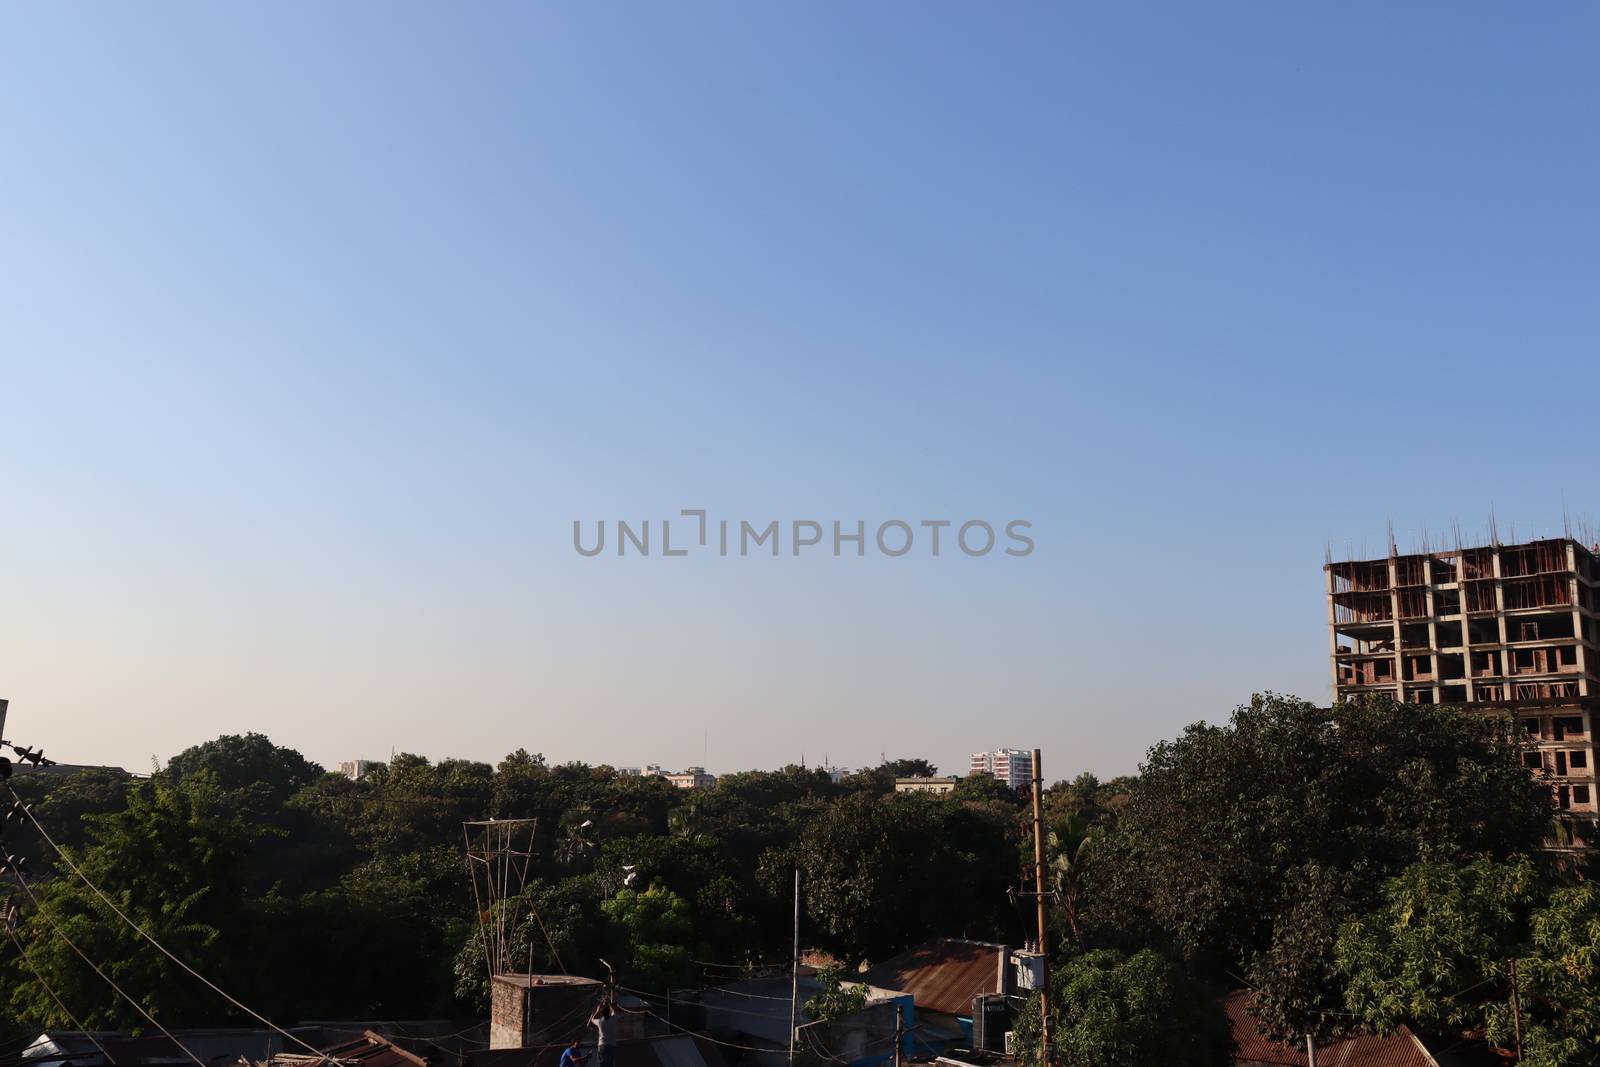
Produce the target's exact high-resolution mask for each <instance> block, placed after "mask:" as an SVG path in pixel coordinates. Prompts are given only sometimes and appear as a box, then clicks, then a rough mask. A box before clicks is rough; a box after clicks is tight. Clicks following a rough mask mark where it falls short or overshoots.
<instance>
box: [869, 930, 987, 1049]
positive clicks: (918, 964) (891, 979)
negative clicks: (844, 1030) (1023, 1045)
mask: <svg viewBox="0 0 1600 1067" xmlns="http://www.w3.org/2000/svg"><path fill="white" fill-rule="evenodd" d="M860 977H861V981H863V982H866V983H867V984H869V985H873V986H878V987H881V988H884V989H895V990H900V991H901V992H904V993H909V994H910V995H911V997H912V1000H913V1002H914V1004H915V1005H916V1013H917V1052H918V1054H919V1055H921V1054H923V1053H929V1054H938V1053H941V1052H944V1051H947V1050H948V1049H949V1048H951V1047H954V1046H957V1045H960V1046H963V1047H968V1048H970V1047H971V1046H972V1040H973V1026H972V1018H973V1016H972V1011H973V1001H974V1000H975V999H976V998H978V997H980V996H991V997H992V996H995V995H997V994H1007V993H1011V992H1014V990H1013V989H1012V988H1011V985H1012V964H1011V950H1010V949H1009V948H1007V947H1006V946H1005V945H1000V944H995V943H994V942H990V941H967V940H962V939H958V938H941V939H939V940H936V941H929V942H926V943H924V944H921V945H918V946H917V947H916V948H914V949H911V950H910V951H909V952H902V953H901V954H900V955H898V956H894V957H891V958H890V959H887V960H884V961H883V962H882V963H879V964H876V965H875V966H873V967H870V968H868V969H867V970H866V971H865V972H863V973H862V974H861V976H860Z"/></svg>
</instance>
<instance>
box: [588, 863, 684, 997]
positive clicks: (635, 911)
mask: <svg viewBox="0 0 1600 1067" xmlns="http://www.w3.org/2000/svg"><path fill="white" fill-rule="evenodd" d="M600 908H601V910H602V911H604V912H605V915H606V918H607V919H608V920H610V923H611V928H612V931H613V933H614V935H615V943H616V944H617V945H618V947H619V948H620V950H621V951H620V955H621V960H620V961H619V962H620V963H621V965H622V966H621V972H622V973H623V974H624V975H625V976H627V977H628V978H630V979H631V980H632V981H634V982H637V983H638V985H639V987H640V988H642V989H649V990H655V989H671V988H672V987H673V986H676V985H682V984H685V983H686V982H688V981H689V980H690V979H692V978H693V977H694V975H695V970H694V956H693V953H692V952H691V949H690V940H689V939H690V937H691V936H692V934H693V932H694V919H693V916H692V914H691V913H690V910H689V904H688V902H687V901H685V900H684V899H683V898H682V897H680V896H679V895H678V894H676V893H674V892H673V891H672V890H670V889H668V888H667V887H666V886H662V885H652V886H651V887H650V888H649V889H646V890H645V891H644V892H642V893H641V892H638V891H636V890H633V889H628V888H624V889H621V890H618V891H617V895H616V896H614V897H612V898H611V899H610V900H608V901H606V902H605V903H603V904H601V905H600Z"/></svg>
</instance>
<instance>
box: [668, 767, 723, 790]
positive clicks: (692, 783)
mask: <svg viewBox="0 0 1600 1067" xmlns="http://www.w3.org/2000/svg"><path fill="white" fill-rule="evenodd" d="M662 777H663V778H665V779H666V780H667V781H669V782H671V783H672V784H673V785H675V786H677V787H678V788H679V789H710V788H711V787H712V786H714V785H716V784H717V776H716V775H714V774H707V773H706V769H705V768H704V767H686V768H684V769H683V770H681V771H679V772H678V773H677V774H666V775H662Z"/></svg>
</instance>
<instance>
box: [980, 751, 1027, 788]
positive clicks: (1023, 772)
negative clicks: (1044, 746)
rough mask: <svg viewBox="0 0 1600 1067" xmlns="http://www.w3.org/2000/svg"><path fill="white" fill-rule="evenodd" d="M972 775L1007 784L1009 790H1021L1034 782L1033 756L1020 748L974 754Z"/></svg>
mask: <svg viewBox="0 0 1600 1067" xmlns="http://www.w3.org/2000/svg"><path fill="white" fill-rule="evenodd" d="M972 773H973V774H987V775H989V776H990V777H992V778H995V779H996V780H998V781H1000V782H1003V783H1005V785H1006V787H1007V788H1008V789H1021V788H1022V787H1023V786H1026V785H1027V784H1028V783H1029V782H1030V781H1032V780H1033V755H1032V754H1031V753H1029V752H1028V751H1026V750H1025V749H1020V748H997V749H995V750H994V751H993V752H974V753H973V754H972Z"/></svg>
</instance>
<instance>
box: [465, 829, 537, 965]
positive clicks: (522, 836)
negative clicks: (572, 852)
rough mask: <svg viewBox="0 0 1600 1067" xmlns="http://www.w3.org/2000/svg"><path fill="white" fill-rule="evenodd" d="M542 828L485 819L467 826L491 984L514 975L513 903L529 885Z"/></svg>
mask: <svg viewBox="0 0 1600 1067" xmlns="http://www.w3.org/2000/svg"><path fill="white" fill-rule="evenodd" d="M538 827H539V820H538V819H480V820H475V821H472V822H464V823H462V824H461V836H462V839H463V840H464V841H465V842H466V846H467V867H468V869H469V871H468V873H470V874H471V875H472V898H473V900H474V902H476V904H477V906H478V930H479V932H480V933H481V934H482V935H483V958H484V963H485V964H486V965H487V966H488V968H489V979H490V981H491V982H492V981H493V980H494V976H495V975H497V974H510V973H512V971H511V964H512V961H511V958H510V957H511V936H512V932H513V930H514V927H513V925H512V921H511V920H512V919H513V918H514V916H512V915H511V914H510V911H511V909H510V908H509V907H508V906H507V901H511V900H515V899H516V898H517V897H519V896H520V895H521V893H522V890H523V889H524V888H525V887H526V886H527V884H528V870H529V868H531V867H532V866H533V842H534V834H535V832H536V831H537V830H538Z"/></svg>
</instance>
